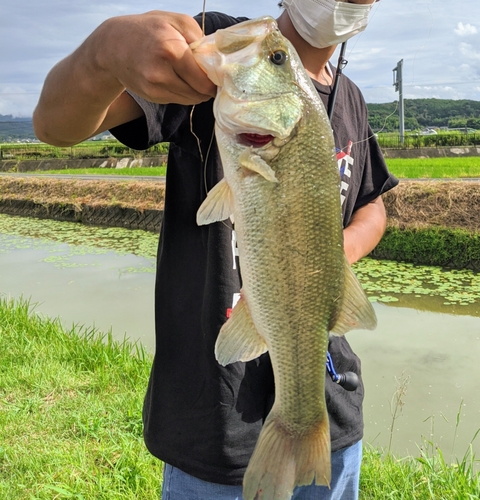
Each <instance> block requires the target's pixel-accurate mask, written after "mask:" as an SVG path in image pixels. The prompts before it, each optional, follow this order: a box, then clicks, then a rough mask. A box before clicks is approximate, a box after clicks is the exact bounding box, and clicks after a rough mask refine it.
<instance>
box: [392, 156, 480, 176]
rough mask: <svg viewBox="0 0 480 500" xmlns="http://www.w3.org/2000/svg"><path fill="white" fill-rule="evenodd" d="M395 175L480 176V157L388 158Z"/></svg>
mask: <svg viewBox="0 0 480 500" xmlns="http://www.w3.org/2000/svg"><path fill="white" fill-rule="evenodd" d="M386 162H387V165H388V169H389V170H390V172H392V174H393V175H395V176H396V177H400V178H405V179H424V178H427V179H449V178H450V179H451V178H465V177H480V157H477V156H466V157H462V158H387V159H386Z"/></svg>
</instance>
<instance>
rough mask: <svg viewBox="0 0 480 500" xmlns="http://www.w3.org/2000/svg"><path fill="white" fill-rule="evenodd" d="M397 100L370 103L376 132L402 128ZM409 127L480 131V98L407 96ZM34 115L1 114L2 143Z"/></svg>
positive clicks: (19, 133)
mask: <svg viewBox="0 0 480 500" xmlns="http://www.w3.org/2000/svg"><path fill="white" fill-rule="evenodd" d="M397 106H398V105H397V102H390V103H384V104H367V108H368V113H369V119H368V121H369V123H370V125H371V127H372V129H373V130H374V131H375V132H378V131H379V130H382V131H383V132H396V131H398V107H397ZM404 110H405V129H407V130H417V129H422V128H425V127H449V128H465V127H468V128H473V129H476V130H480V101H471V100H466V99H464V100H457V101H455V100H453V99H405V100H404ZM35 139H36V137H35V134H34V132H33V126H32V119H31V118H14V117H13V116H12V115H0V142H10V141H12V142H13V141H17V140H20V141H26V140H35Z"/></svg>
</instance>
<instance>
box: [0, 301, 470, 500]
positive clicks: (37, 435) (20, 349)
mask: <svg viewBox="0 0 480 500" xmlns="http://www.w3.org/2000/svg"><path fill="white" fill-rule="evenodd" d="M150 364H151V356H149V355H146V354H145V352H144V351H143V350H142V349H141V348H139V347H136V346H134V345H132V344H130V343H128V342H123V343H118V342H114V341H113V340H112V338H111V337H110V336H108V335H102V334H100V333H99V332H97V331H95V330H93V329H88V328H82V327H75V328H72V329H70V330H66V329H64V328H63V327H62V326H61V324H60V322H59V321H58V320H55V319H49V318H44V317H41V316H39V315H38V314H36V313H35V311H34V309H33V308H32V307H31V306H30V305H29V304H28V302H26V301H23V300H18V301H15V302H14V301H10V300H6V299H2V298H0V498H2V499H12V500H13V499H15V500H33V499H35V500H52V499H59V500H60V499H76V500H93V499H94V500H134V499H135V500H154V499H157V498H159V493H160V483H161V475H162V469H161V463H160V462H159V461H158V460H157V459H155V458H153V457H152V456H151V455H150V454H149V453H148V451H147V450H146V448H145V445H144V443H143V439H142V419H141V409H142V401H143V396H144V393H145V389H146V386H147V381H148V373H149V369H150ZM476 465H477V462H476V460H475V458H474V457H473V456H472V455H471V454H469V453H468V450H467V453H466V455H465V456H464V457H463V458H461V459H460V460H459V461H458V462H457V463H455V464H453V465H451V464H448V463H446V462H445V461H444V460H443V456H442V454H441V452H440V451H439V450H437V449H435V448H434V447H433V445H432V446H431V448H428V447H427V448H426V451H425V450H424V451H422V452H420V451H419V456H418V457H417V458H413V457H406V458H402V459H398V458H395V457H394V456H392V455H390V454H388V453H385V452H382V451H381V450H377V449H375V448H371V447H369V446H367V447H366V448H365V455H364V461H363V465H362V473H361V487H360V490H361V493H360V498H361V499H362V500H385V499H394V500H399V499H405V500H406V499H420V500H427V499H429V500H430V499H445V500H452V499H458V500H464V499H474V498H475V499H477V498H480V475H479V473H478V472H477V470H478V469H476Z"/></svg>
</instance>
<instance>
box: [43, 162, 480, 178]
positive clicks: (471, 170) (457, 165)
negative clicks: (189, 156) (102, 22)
mask: <svg viewBox="0 0 480 500" xmlns="http://www.w3.org/2000/svg"><path fill="white" fill-rule="evenodd" d="M386 162H387V165H388V168H389V170H390V171H391V172H392V174H394V175H395V176H396V177H399V178H407V179H425V178H427V179H455V178H468V177H472V178H473V177H480V157H476V156H471V157H464V158H399V159H397V158H395V159H394V158H387V159H386ZM37 173H49V174H78V175H95V174H103V175H134V176H137V175H138V176H143V175H158V176H164V175H165V173H166V167H165V166H164V167H141V168H136V167H134V168H123V169H114V168H111V169H109V168H85V169H68V170H49V171H43V172H37Z"/></svg>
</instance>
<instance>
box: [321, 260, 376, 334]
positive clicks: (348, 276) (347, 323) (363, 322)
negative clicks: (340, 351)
mask: <svg viewBox="0 0 480 500" xmlns="http://www.w3.org/2000/svg"><path fill="white" fill-rule="evenodd" d="M376 326H377V317H376V315H375V311H374V310H373V307H372V304H371V303H370V301H369V300H368V297H367V295H366V294H365V291H364V290H363V288H362V285H361V284H360V282H359V281H358V279H357V277H356V276H355V274H354V273H353V271H352V268H351V267H350V264H349V263H348V262H347V259H345V291H344V296H343V303H342V308H341V311H340V315H339V316H338V318H337V320H336V322H335V325H334V326H333V328H331V330H330V332H331V333H333V334H334V335H344V334H345V333H347V332H349V331H350V330H354V329H357V328H359V329H366V330H373V329H374V328H375V327H376Z"/></svg>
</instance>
